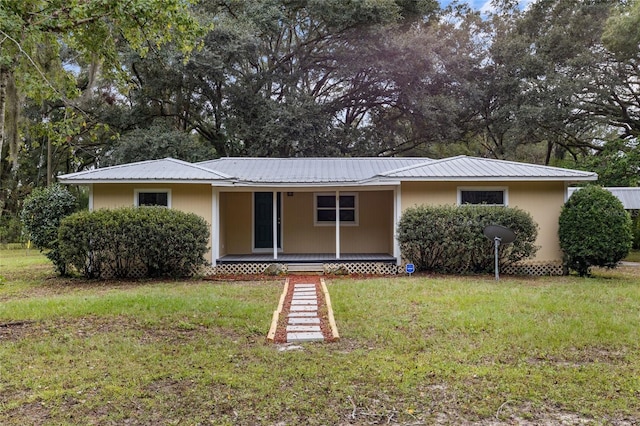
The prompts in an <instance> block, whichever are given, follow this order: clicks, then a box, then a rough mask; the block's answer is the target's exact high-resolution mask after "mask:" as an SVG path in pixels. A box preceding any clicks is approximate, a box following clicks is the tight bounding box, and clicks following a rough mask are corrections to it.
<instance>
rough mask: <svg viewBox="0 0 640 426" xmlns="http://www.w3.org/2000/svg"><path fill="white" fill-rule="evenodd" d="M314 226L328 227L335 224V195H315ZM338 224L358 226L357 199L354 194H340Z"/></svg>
mask: <svg viewBox="0 0 640 426" xmlns="http://www.w3.org/2000/svg"><path fill="white" fill-rule="evenodd" d="M314 211H315V217H314V223H315V224H316V225H325V224H326V225H329V224H333V223H335V222H336V195H335V194H315V209H314ZM340 223H341V224H345V225H357V224H358V197H357V195H356V194H340Z"/></svg>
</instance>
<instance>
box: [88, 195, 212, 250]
mask: <svg viewBox="0 0 640 426" xmlns="http://www.w3.org/2000/svg"><path fill="white" fill-rule="evenodd" d="M154 189H155V190H159V189H168V190H170V191H171V208H173V209H177V210H181V211H185V212H191V213H195V214H197V215H199V216H201V217H202V218H203V219H204V220H206V221H207V223H208V224H209V229H211V221H212V217H211V202H212V190H211V185H198V184H122V183H121V184H94V185H93V209H94V210H98V209H102V208H108V209H112V208H117V207H131V206H133V205H134V193H135V190H154ZM209 246H211V236H210V239H209ZM205 257H206V259H207V260H208V261H211V251H209V253H207V256H205Z"/></svg>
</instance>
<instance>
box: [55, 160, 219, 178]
mask: <svg viewBox="0 0 640 426" xmlns="http://www.w3.org/2000/svg"><path fill="white" fill-rule="evenodd" d="M229 179H231V176H228V175H225V174H223V173H219V172H216V171H214V170H210V169H207V168H204V167H202V166H198V165H197V164H192V163H188V162H186V161H182V160H176V159H174V158H164V159H162V160H148V161H140V162H137V163H129V164H121V165H118V166H112V167H104V168H99V169H94V170H86V171H82V172H77V173H70V174H67V175H61V176H58V180H59V181H60V182H62V183H100V182H156V181H158V182H173V181H175V182H185V181H187V182H188V181H193V182H215V181H226V180H229Z"/></svg>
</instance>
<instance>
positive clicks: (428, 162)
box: [376, 157, 447, 176]
mask: <svg viewBox="0 0 640 426" xmlns="http://www.w3.org/2000/svg"><path fill="white" fill-rule="evenodd" d="M405 158H414V159H425V160H427V161H423V162H421V163H418V164H412V165H410V166H404V167H400V168H398V169H393V170H389V171H386V172H384V173H378V174H377V175H376V176H389V175H391V174H393V173H400V172H406V171H407V170H411V169H415V168H418V167H424V166H428V165H430V164H433V163H438V162H441V161H442V160H447V158H444V159H440V160H432V159H430V158H427V157H405Z"/></svg>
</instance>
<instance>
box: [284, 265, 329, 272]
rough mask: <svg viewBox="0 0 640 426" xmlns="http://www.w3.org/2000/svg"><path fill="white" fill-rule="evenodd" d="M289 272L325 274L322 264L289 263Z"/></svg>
mask: <svg viewBox="0 0 640 426" xmlns="http://www.w3.org/2000/svg"><path fill="white" fill-rule="evenodd" d="M287 270H288V271H289V272H324V267H323V266H322V263H289V264H287Z"/></svg>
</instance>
